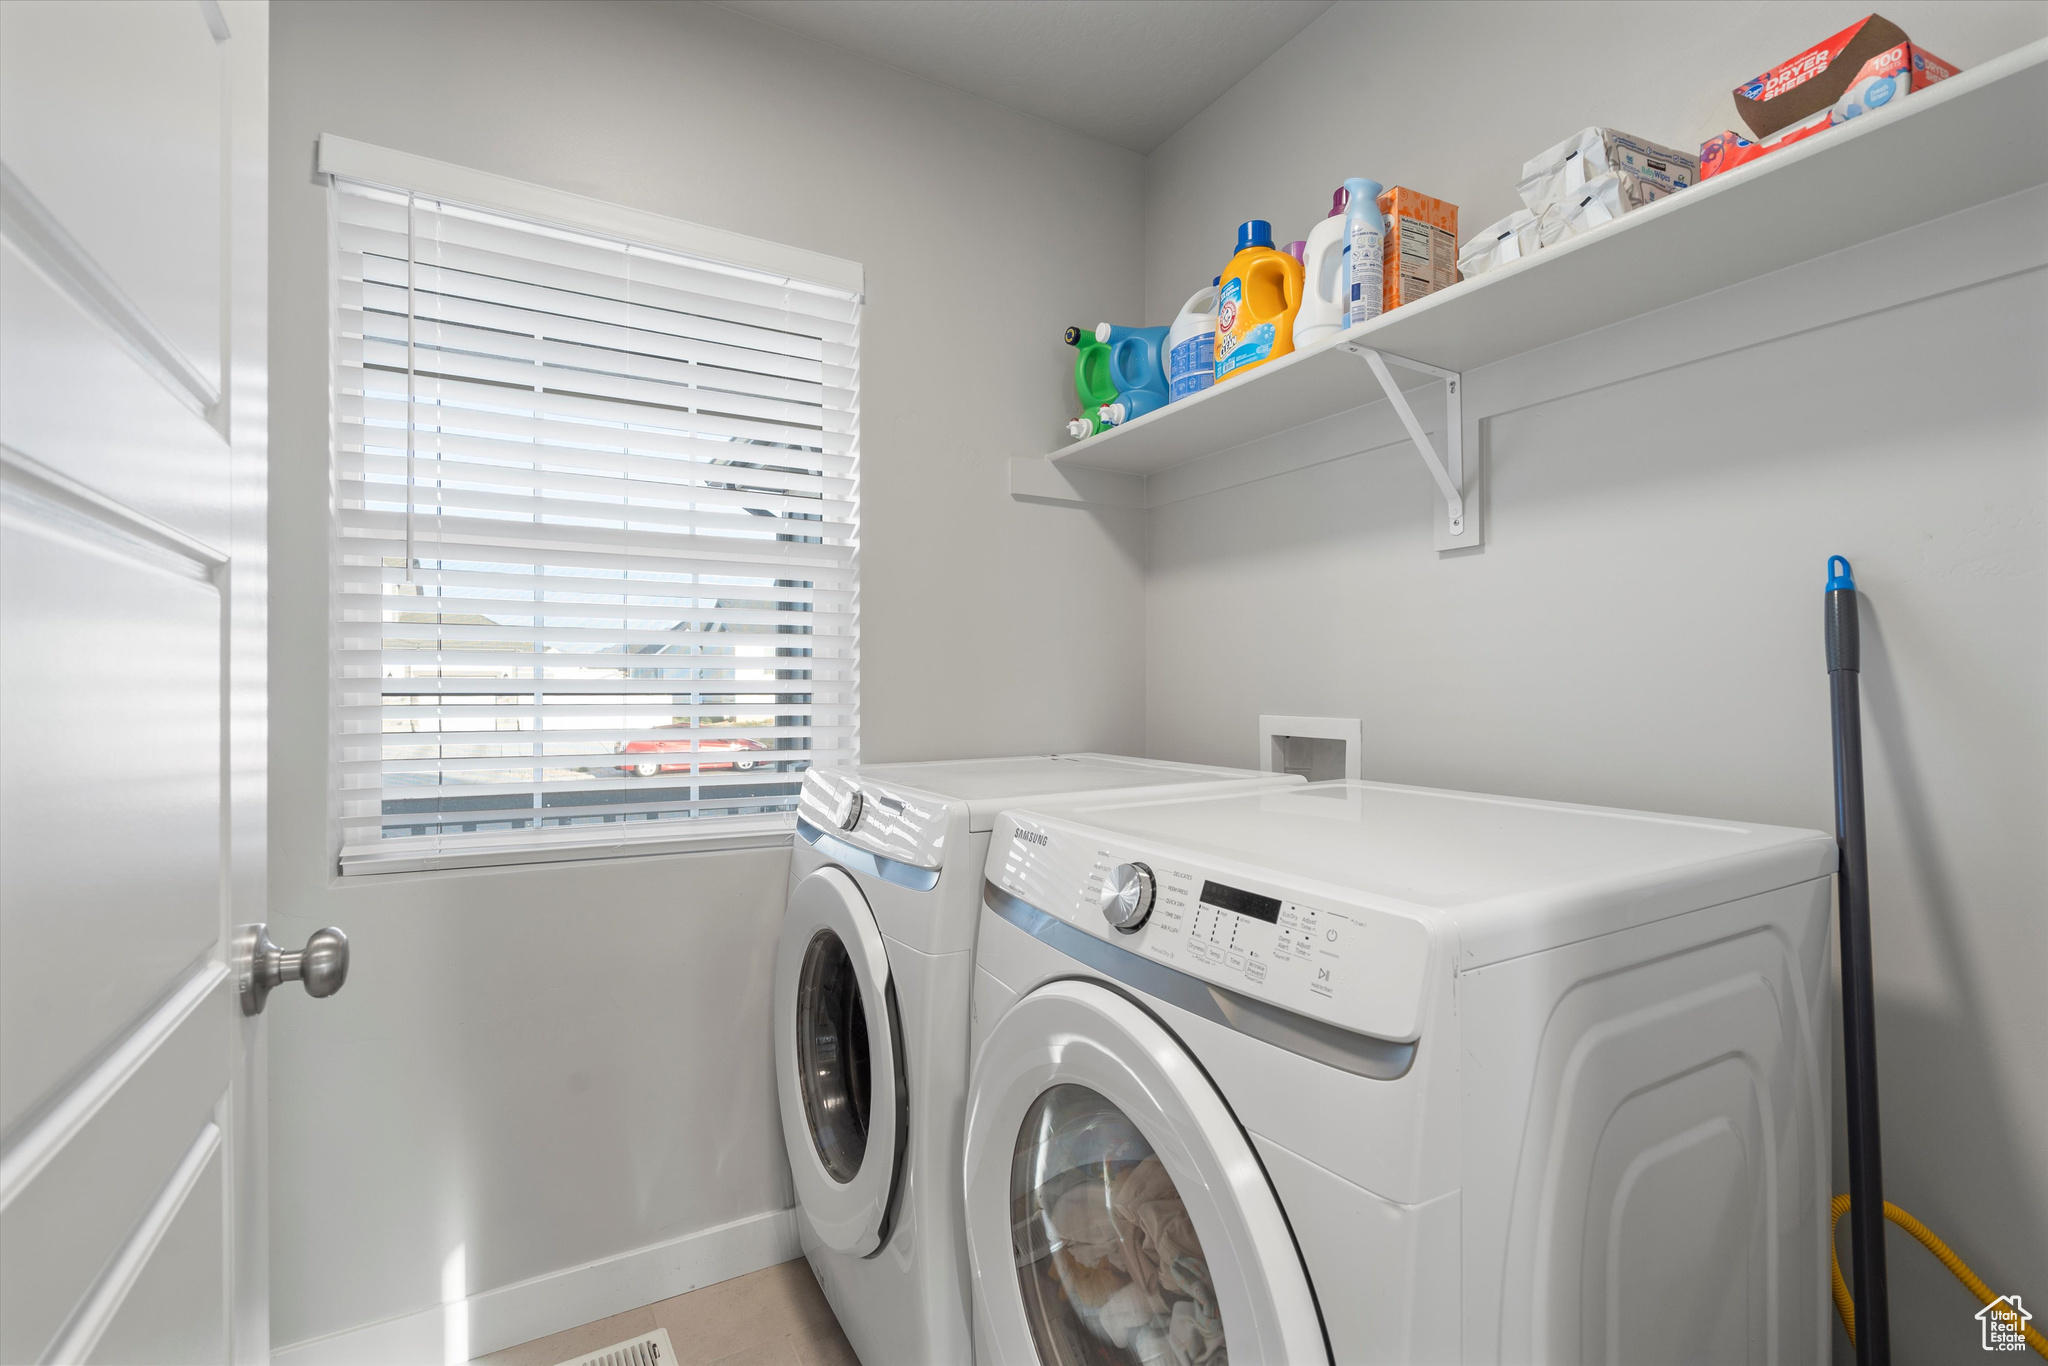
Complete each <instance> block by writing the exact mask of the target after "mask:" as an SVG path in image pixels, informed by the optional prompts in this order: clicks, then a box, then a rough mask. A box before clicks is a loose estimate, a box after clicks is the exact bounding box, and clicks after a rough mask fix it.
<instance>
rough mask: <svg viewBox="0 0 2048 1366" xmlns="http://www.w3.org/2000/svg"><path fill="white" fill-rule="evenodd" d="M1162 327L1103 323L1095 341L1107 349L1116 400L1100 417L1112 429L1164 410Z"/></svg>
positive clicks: (1104, 407) (1102, 410)
mask: <svg viewBox="0 0 2048 1366" xmlns="http://www.w3.org/2000/svg"><path fill="white" fill-rule="evenodd" d="M1167 334H1168V329H1167V328H1164V327H1118V326H1117V325H1116V324H1114V323H1103V324H1102V325H1101V326H1099V327H1097V328H1096V329H1095V340H1096V341H1098V342H1101V343H1102V344H1103V345H1105V346H1107V347H1108V348H1109V377H1110V379H1111V381H1112V382H1113V383H1115V385H1116V398H1115V399H1113V400H1112V401H1111V402H1109V403H1106V404H1104V405H1103V407H1102V409H1101V413H1100V416H1101V418H1102V420H1103V421H1104V422H1107V423H1108V424H1109V425H1110V426H1112V427H1116V426H1121V425H1122V424H1124V423H1126V422H1129V421H1131V420H1132V419H1133V418H1139V417H1143V416H1144V415H1145V414H1147V413H1149V412H1154V411H1156V410H1157V409H1160V408H1164V407H1165V406H1166V338H1167Z"/></svg>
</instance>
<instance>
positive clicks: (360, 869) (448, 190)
mask: <svg viewBox="0 0 2048 1366" xmlns="http://www.w3.org/2000/svg"><path fill="white" fill-rule="evenodd" d="M315 165H316V170H317V171H318V172H319V173H320V179H321V184H322V192H323V193H324V194H332V193H334V191H333V189H332V181H333V179H335V178H340V179H344V180H349V181H354V182H358V183H361V184H365V185H370V186H374V187H377V188H379V189H383V190H389V191H392V192H394V193H399V194H407V193H410V194H416V195H420V196H423V197H431V198H435V199H445V200H450V201H454V202H456V203H459V204H465V205H468V206H470V207H472V208H477V209H484V210H489V211H492V212H497V213H502V214H505V215H508V216H510V217H514V218H520V219H526V220H530V221H533V222H536V223H538V224H541V225H553V226H557V227H560V228H563V229H566V230H569V231H572V232H576V233H585V234H593V235H598V236H603V237H609V238H614V239H619V240H622V241H625V242H631V243H635V244H638V245H641V246H645V247H649V248H655V249H659V250H664V251H672V252H677V253H681V254H684V255H688V256H695V257H700V258H705V259H708V260H710V261H714V262H718V263H722V264H728V265H734V266H740V267H744V268H746V269H749V270H754V271H761V272H766V273H769V274H774V275H781V276H787V277H790V278H792V279H797V280H802V281H805V282H808V283H810V284H815V285H823V286H827V287H830V288H833V289H837V290H843V291H845V292H847V293H849V294H851V295H852V296H854V300H855V302H856V303H859V302H862V295H863V292H864V283H865V272H864V271H863V269H862V267H861V266H860V264H859V263H857V262H853V261H847V260H843V259H841V258H838V257H833V256H827V255H824V254H822V253H818V252H813V251H807V250H805V249H803V248H800V247H792V246H786V245H783V244H780V243H775V242H768V241H763V240H761V239H759V238H753V237H748V236H745V235H743V234H740V233H732V232H727V231H724V230H722V229H718V228H712V227H707V226H705V225H702V224H697V223H690V222H686V221H684V220H681V219H675V218H669V217H666V216H663V215H660V214H654V213H648V212H646V211H644V210H639V209H633V208H629V207H627V206H624V205H620V204H613V203H608V202H606V201H603V200H598V199H592V198H589V197H587V196H584V195H580V194H575V193H572V192H569V191H566V190H558V189H554V188H551V187H549V186H545V185H537V184H533V183H530V182H527V181H521V180H515V179H512V178H509V177H505V176H499V175H494V174H492V173H490V172H485V171H478V170H474V169H471V168H468V167H463V166H456V165H452V164H449V163H447V162H441V161H435V160H433V159H431V158H428V157H422V156H417V155H414V154H412V153H409V152H401V151H397V150H394V149H391V148H385V147H377V146H373V145H371V144H368V143H362V142H357V141H354V140H353V139H349V138H342V137H337V136H335V135H334V134H323V135H322V136H321V138H320V140H319V144H318V149H317V153H316V161H315ZM333 260H334V257H333V248H332V247H331V246H330V248H329V251H328V252H327V253H326V255H325V258H324V261H323V268H324V269H326V270H328V271H329V287H330V290H331V289H332V288H333V287H334V284H335V278H334V276H333V274H332V271H333ZM332 318H333V300H332V299H330V309H329V315H328V321H327V324H326V326H327V328H328V334H329V339H330V346H331V345H332V342H333V337H334V325H333V321H332ZM334 362H335V358H334V357H333V356H332V355H331V354H330V356H329V373H330V377H331V376H332V375H333V374H334V373H335V369H336V367H335V364H334ZM856 383H857V382H856ZM332 384H333V382H332V379H331V378H330V381H329V388H330V400H329V422H330V431H329V443H328V451H327V455H328V474H329V483H330V506H329V521H328V524H329V527H330V536H331V537H332V539H333V544H332V545H331V547H330V550H331V552H332V553H330V554H329V556H328V573H329V578H330V586H329V596H328V607H327V621H328V654H329V660H330V662H333V661H338V660H339V659H340V651H341V644H342V642H341V636H342V627H343V623H342V619H341V615H340V613H339V612H338V611H337V610H335V607H334V598H333V594H334V591H335V583H336V577H337V576H338V575H340V574H341V572H342V563H341V553H340V552H341V548H342V546H341V542H342V535H341V501H340V500H341V494H340V486H339V479H338V474H337V471H338V466H337V463H336V461H337V452H338V450H339V446H338V445H337V444H336V443H337V442H338V440H339V430H338V424H337V422H336V415H337V414H338V411H339V410H338V408H337V407H336V396H335V394H334V391H333V387H332ZM855 410H856V411H857V410H858V403H857V402H856V404H855ZM854 449H855V452H856V455H855V473H854V479H855V483H856V486H857V485H858V481H859V474H858V454H857V452H858V439H857V437H856V441H855V446H854ZM855 501H856V505H857V503H858V494H857V493H856V495H855ZM853 526H854V534H853V539H852V542H851V545H852V553H851V556H850V561H849V583H850V585H851V591H852V595H853V601H854V603H855V604H856V605H855V608H854V611H855V624H854V626H853V628H852V637H851V639H852V651H853V652H852V657H851V670H850V682H849V688H850V691H851V693H852V699H853V700H852V703H851V707H850V711H851V716H852V723H851V734H850V737H849V740H848V747H847V748H846V749H844V750H842V751H839V752H838V753H839V755H840V758H839V759H838V763H840V764H853V763H857V762H859V743H860V704H859V686H860V655H859V639H860V632H859V627H858V608H857V603H858V597H859V582H860V554H859V541H860V537H859V528H860V517H859V513H858V511H856V512H855V513H854V516H853ZM339 675H340V670H339V669H338V668H333V667H331V668H330V679H331V690H330V695H329V697H328V699H327V706H326V716H327V720H328V732H329V747H328V765H327V773H326V795H327V807H328V813H327V814H328V821H327V829H328V842H329V852H330V855H331V857H332V859H333V862H332V863H331V864H330V867H331V868H332V869H333V870H334V871H335V873H336V874H337V875H338V876H342V877H357V876H364V875H389V874H399V873H417V872H432V871H440V870H451V869H463V868H491V867H517V866H523V865H528V864H537V863H557V862H571V861H597V860H608V859H612V858H620V857H651V856H658V855H665V854H677V853H691V852H711V851H717V850H732V849H756V848H772V847H777V846H784V845H787V844H788V842H789V840H790V838H791V836H792V834H793V832H794V829H795V824H796V816H795V813H794V811H789V812H776V813H770V814H763V815H739V816H710V817H697V818H692V819H688V820H650V821H645V822H632V823H604V824H597V825H587V826H557V827H535V828H531V829H526V830H517V831H506V832H502V833H491V834H487V833H482V832H479V833H476V834H469V835H457V836H453V837H448V838H451V839H452V841H453V842H452V844H451V845H448V846H441V847H435V848H431V849H427V848H421V847H419V846H407V847H405V848H403V849H394V850H384V849H381V848H379V844H378V843H363V844H356V845H353V846H351V845H348V844H347V843H346V836H345V830H344V826H343V822H342V819H341V817H342V786H343V784H342V781H341V777H342V760H343V752H342V751H343V737H342V730H341V725H340V716H341V706H342V696H341V687H340V681H341V680H340V677H339ZM699 822H701V825H700V824H699ZM643 827H644V828H643ZM379 843H381V841H380V842H379Z"/></svg>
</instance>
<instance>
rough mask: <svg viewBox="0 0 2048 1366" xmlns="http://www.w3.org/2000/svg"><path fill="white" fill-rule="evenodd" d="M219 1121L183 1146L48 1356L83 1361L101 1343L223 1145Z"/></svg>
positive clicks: (208, 1126) (47, 1358) (54, 1358)
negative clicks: (173, 1167)
mask: <svg viewBox="0 0 2048 1366" xmlns="http://www.w3.org/2000/svg"><path fill="white" fill-rule="evenodd" d="M220 1146H221V1134H220V1126H219V1125H218V1124H214V1123H210V1122H209V1123H208V1124H207V1125H206V1126H205V1127H204V1128H202V1129H201V1130H200V1131H199V1136H198V1137H197V1138H195V1139H193V1140H192V1146H191V1147H190V1148H188V1149H186V1151H185V1157H184V1160H183V1161H181V1162H179V1163H178V1166H177V1169H176V1170H174V1171H173V1172H172V1173H171V1179H170V1180H169V1181H166V1182H165V1183H164V1187H163V1189H162V1190H161V1191H159V1192H157V1197H156V1199H155V1200H154V1201H153V1202H152V1203H151V1204H150V1207H149V1209H148V1210H147V1211H146V1212H145V1213H144V1214H143V1216H142V1221H141V1222H140V1223H139V1224H137V1225H136V1227H135V1232H134V1233H133V1234H131V1235H130V1236H129V1239H128V1241H127V1243H126V1244H124V1245H123V1246H122V1248H121V1251H120V1252H119V1253H118V1254H117V1255H116V1256H115V1257H114V1260H113V1262H112V1263H111V1264H110V1265H109V1266H108V1267H107V1269H106V1271H105V1272H104V1273H102V1275H101V1276H100V1279H99V1281H98V1282H97V1283H96V1284H95V1285H94V1286H93V1288H92V1291H91V1293H90V1294H88V1295H87V1296H86V1298H85V1302H84V1303H83V1304H81V1305H79V1307H78V1312H77V1313H75V1314H73V1315H72V1317H71V1321H70V1322H69V1323H67V1324H66V1325H65V1326H64V1331H63V1332H62V1333H61V1334H59V1335H58V1338H57V1345H56V1347H55V1348H54V1349H53V1350H52V1351H51V1352H50V1353H49V1354H48V1356H47V1357H46V1360H50V1361H84V1360H85V1359H86V1358H87V1357H88V1356H90V1355H91V1354H92V1350H93V1348H94V1347H97V1346H98V1345H99V1341H100V1338H101V1336H102V1335H103V1334H105V1332H106V1331H107V1328H108V1326H109V1325H111V1324H112V1323H113V1321H114V1316H115V1315H116V1314H118V1313H119V1312H120V1310H121V1302H122V1301H123V1300H125V1299H127V1298H128V1292H129V1291H130V1290H132V1289H134V1288H135V1283H136V1281H138V1280H140V1279H141V1278H142V1273H143V1271H144V1270H145V1269H146V1268H147V1267H148V1265H149V1259H150V1254H151V1253H153V1252H155V1251H156V1248H157V1244H158V1243H161V1242H162V1241H163V1238H164V1234H165V1233H166V1232H167V1231H168V1230H169V1229H170V1227H171V1224H172V1222H173V1221H175V1220H176V1219H177V1217H178V1211H179V1210H181V1209H183V1208H184V1206H185V1199H186V1197H187V1196H189V1195H191V1194H192V1191H193V1189H194V1188H195V1187H196V1186H198V1185H199V1182H200V1180H201V1178H203V1177H204V1176H205V1175H206V1174H207V1170H208V1169H209V1168H210V1167H211V1166H212V1165H213V1159H214V1155H215V1154H217V1153H218V1152H219V1151H220Z"/></svg>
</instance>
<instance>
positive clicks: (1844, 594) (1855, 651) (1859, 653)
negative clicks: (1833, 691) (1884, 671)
mask: <svg viewBox="0 0 2048 1366" xmlns="http://www.w3.org/2000/svg"><path fill="white" fill-rule="evenodd" d="M1827 626H1828V672H1829V673H1835V672H1838V671H1839V670H1842V669H1847V670H1848V671H1849V672H1850V673H1861V672H1862V671H1863V650H1862V644H1861V641H1860V640H1859V638H1858V636H1857V634H1856V575H1855V574H1854V572H1853V571H1851V570H1850V568H1849V562H1848V561H1847V560H1846V559H1843V558H1842V557H1841V556H1840V555H1830V556H1828V588H1827Z"/></svg>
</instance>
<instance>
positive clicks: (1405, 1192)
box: [962, 780, 1836, 1366]
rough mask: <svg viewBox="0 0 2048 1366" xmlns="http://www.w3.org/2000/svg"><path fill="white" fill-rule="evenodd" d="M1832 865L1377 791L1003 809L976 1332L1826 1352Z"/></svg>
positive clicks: (1754, 832) (1323, 789) (1518, 804)
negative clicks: (1827, 1015) (1006, 811)
mask: <svg viewBox="0 0 2048 1366" xmlns="http://www.w3.org/2000/svg"><path fill="white" fill-rule="evenodd" d="M1835 862H1836V858H1835V845H1834V842H1833V841H1832V840H1831V839H1829V838H1828V837H1826V836H1824V835H1821V834H1818V833H1816V832H1814V831H1810V830H1792V829H1782V828H1776V827H1771V826H1761V825H1749V824H1742V823H1738V822H1733V821H1720V820H1699V819H1691V818H1687V817H1680V816H1662V815H1649V814H1644V813H1640V812H1632V811H1615V810H1603V809H1599V808H1593V807H1584V806H1569V805H1560V804H1556V803H1551V802H1540V801H1525V800H1519V799H1514V798H1507V797H1491V796H1482V795H1476V794H1472V793H1463V792H1447V791H1433V790H1428V789H1422V788H1412V787H1396V786H1388V785H1384V784H1377V783H1367V782H1359V781H1356V780H1352V781H1346V782H1338V783H1315V784H1309V785H1307V786H1305V787H1300V788H1294V789H1291V790H1283V791H1269V792H1263V793H1258V792H1255V793H1248V794H1233V795H1227V796H1216V797H1193V798H1189V799H1184V800H1171V801H1155V800H1143V801H1135V802H1133V801H1117V802H1078V803H1070V804H1067V805H1064V806H1059V807H1053V806H1047V807H1043V808H1037V809H1018V810H1014V811H1012V812H1010V813H1008V814H1006V815H1005V816H1004V817H1003V818H1002V819H1001V820H999V821H998V822H997V823H996V828H995V830H994V832H993V839H992V841H991V843H990V847H989V857H988V865H987V870H986V881H985V885H984V887H983V902H984V907H983V912H982V917H981V929H980V932H979V935H978V938H977V947H976V951H975V952H976V965H977V966H976V973H975V987H974V991H975V995H974V1002H973V1020H974V1025H973V1033H974V1046H975V1058H974V1065H973V1073H972V1078H971V1084H970V1088H969V1101H968V1114H967V1121H966V1145H965V1156H964V1159H963V1163H962V1170H963V1175H962V1181H963V1188H964V1194H965V1200H966V1229H967V1242H968V1252H969V1258H970V1262H971V1265H972V1271H973V1276H974V1288H975V1301H974V1312H975V1332H976V1341H977V1353H978V1356H977V1359H978V1360H979V1361H981V1362H982V1363H984V1366H996V1364H1000V1366H1024V1364H1025V1363H1041V1364H1043V1366H1055V1363H1057V1366H1068V1364H1069V1363H1083V1362H1085V1363H1090V1366H1107V1363H1115V1362H1129V1363H1148V1364H1157V1366H1165V1363H1176V1366H1178V1363H1186V1362H1202V1363H1209V1364H1210V1366H1222V1363H1226V1362H1227V1363H1231V1364H1232V1366H1253V1364H1254V1363H1273V1364H1274V1366H1279V1364H1281V1363H1285V1366H1306V1364H1307V1363H1311V1362H1323V1363H1331V1362H1335V1363H1345V1364H1346V1366H1348V1364H1349V1363H1354V1362H1384V1363H1404V1364H1405V1363H1418V1362H1515V1363H1522V1362H1554V1363H1581V1362H1610V1363H1642V1362H1676V1361H1687V1362H1713V1363H1725V1362H1814V1361H1822V1360H1825V1359H1826V1357H1827V1354H1828V1350H1829V1346H1828V1336H1827V1331H1828V1328H1827V1313H1828V1303H1829V1296H1828V1277H1827V1251H1826V1248H1827V1243H1826V1236H1827V1227H1828V1220H1827V1212H1828V1183H1827V1173H1828V1159H1829V1148H1828V1141H1829V1140H1828V1135H1829V1114H1830V1109H1829V1068H1828V1063H1827V1053H1826V1051H1825V1050H1826V1040H1827V1038H1828V1033H1827V1020H1826V1013H1825V1011H1826V1005H1827V1002H1828V999H1829V995H1830V991H1829V981H1830V978H1829V968H1828V962H1829V959H1828V908H1829V904H1830V895H1829V882H1830V874H1831V873H1832V872H1833V871H1834V868H1835Z"/></svg>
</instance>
